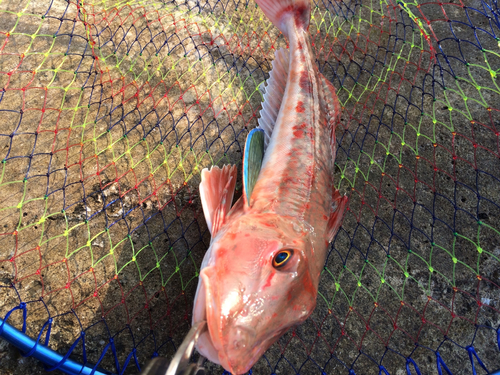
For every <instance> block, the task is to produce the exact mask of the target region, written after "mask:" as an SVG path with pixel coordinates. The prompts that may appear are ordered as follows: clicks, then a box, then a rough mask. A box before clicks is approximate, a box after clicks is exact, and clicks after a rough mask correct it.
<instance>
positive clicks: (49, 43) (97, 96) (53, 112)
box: [0, 0, 500, 375]
mask: <svg viewBox="0 0 500 375" xmlns="http://www.w3.org/2000/svg"><path fill="white" fill-rule="evenodd" d="M499 17H500V12H499V9H498V4H497V1H496V0H488V1H487V0H470V1H467V2H462V1H459V0H450V2H448V3H441V2H422V3H420V4H419V3H416V2H403V1H398V2H396V1H392V0H380V1H370V0H368V1H363V2H361V1H360V0H353V1H346V2H333V1H320V0H317V1H316V2H314V3H313V9H312V20H311V26H310V33H311V38H312V41H313V48H314V49H315V54H316V58H317V61H316V63H317V64H318V66H319V68H320V71H321V72H322V73H323V74H324V75H325V76H326V77H327V78H328V79H330V80H331V81H332V82H333V84H334V86H335V87H336V89H337V93H338V96H339V99H340V102H341V105H342V119H341V124H340V125H339V127H338V132H337V142H338V151H337V157H336V174H335V181H336V186H337V187H338V188H339V189H340V191H341V192H343V193H344V192H346V193H347V194H348V195H349V197H350V201H349V207H348V211H347V214H346V216H345V219H344V223H343V226H342V228H341V230H340V231H339V233H338V235H337V237H336V238H335V240H334V242H333V243H332V246H331V251H330V253H329V257H328V261H327V263H326V265H325V270H324V272H323V275H322V279H321V284H320V290H319V296H318V307H317V309H316V310H315V312H314V314H313V315H312V317H311V318H310V319H308V320H307V322H306V323H305V324H303V325H302V326H300V327H297V328H296V329H295V330H292V331H290V332H288V333H287V334H286V335H285V336H283V337H282V338H281V339H280V340H279V342H278V343H277V344H275V345H274V346H273V347H271V349H270V350H269V351H268V352H267V353H266V354H265V356H264V357H263V358H262V359H261V360H260V361H259V362H258V363H257V364H256V366H255V367H254V369H253V373H255V374H298V373H300V374H337V373H342V374H350V375H352V374H365V373H366V374H368V373H379V374H385V375H387V374H392V375H401V374H405V373H407V374H430V373H439V374H470V373H474V374H476V373H478V374H484V373H488V372H491V371H493V370H496V369H498V368H500V353H499V349H500V339H498V338H497V337H500V302H499V301H500V287H499V285H500V262H499V260H500V225H499V220H500V149H499V134H500V133H499V132H500V112H499V110H500V106H499V104H498V103H499V100H500V88H499V86H498V84H499V81H498V77H497V75H498V74H500V54H499V52H500V42H499V41H500V39H499V38H498V35H499V31H500V30H499V26H500V19H499ZM284 46H286V40H285V38H284V37H283V35H281V34H280V33H279V32H278V31H277V29H276V28H275V27H274V26H272V25H271V24H270V23H269V21H268V20H267V18H266V17H265V16H264V15H263V14H262V12H261V11H260V10H259V9H258V7H257V6H256V5H255V3H253V2H245V1H239V0H220V1H216V0H212V1H180V0H179V1H175V0H172V1H164V2H159V1H140V0H135V1H134V0H132V1H128V2H125V1H116V2H113V1H107V0H102V1H88V2H87V1H81V2H77V1H74V0H69V1H67V2H66V1H63V0H53V1H50V2H49V1H46V2H43V1H34V0H31V1H15V2H14V1H7V0H3V1H0V89H1V92H0V160H2V164H1V166H0V168H1V172H0V192H1V195H0V232H1V233H0V317H2V318H3V319H4V321H5V322H7V323H8V324H10V325H12V326H14V327H17V328H19V329H21V330H24V331H25V332H26V334H27V335H28V336H30V337H32V338H35V339H38V340H39V341H40V342H41V343H44V344H46V345H48V346H49V347H50V348H52V349H54V350H57V351H59V352H60V353H63V354H64V353H67V354H68V357H69V358H71V359H73V360H76V361H78V362H81V363H84V364H86V365H87V366H89V367H91V368H95V367H96V366H99V367H101V368H104V369H106V370H109V371H111V372H114V373H120V374H121V373H137V372H138V371H139V369H140V367H141V366H144V364H145V363H146V362H147V361H148V359H149V358H151V357H152V356H155V355H161V356H166V357H170V356H172V355H173V353H174V352H175V350H176V348H177V346H178V345H179V344H180V342H181V341H182V339H183V337H184V335H185V334H186V333H187V331H188V330H189V324H190V320H191V309H192V302H193V297H194V292H195V289H196V284H197V277H198V270H199V266H200V264H201V259H202V257H203V255H204V253H205V251H206V249H207V247H208V244H209V241H210V234H209V232H208V230H207V228H206V224H205V221H204V218H203V213H202V209H201V204H200V199H199V194H198V184H199V182H200V171H201V170H202V169H203V168H205V167H209V166H211V165H219V166H222V165H223V164H225V163H235V164H237V165H238V166H239V167H240V166H241V158H242V156H241V151H242V148H243V144H244V140H245V138H246V135H247V133H248V131H249V130H251V129H253V128H254V127H255V126H256V125H257V118H258V114H259V110H260V108H261V107H260V103H261V100H262V98H261V95H260V93H259V92H258V90H257V87H258V85H259V84H260V83H261V82H263V81H264V80H265V79H266V78H267V77H268V76H269V71H270V69H271V61H272V59H273V58H274V53H275V51H276V50H277V49H278V48H280V47H284ZM237 188H238V194H237V196H239V195H240V194H241V182H239V184H238V186H237ZM2 327H3V324H2V325H0V333H1V332H2V329H3V328H2ZM82 332H83V333H84V334H82ZM497 335H498V336H497ZM28 354H32V353H28ZM62 362H64V361H62ZM62 362H61V363H60V365H62ZM60 365H58V366H56V367H60ZM208 366H209V372H210V373H222V372H223V370H222V369H221V368H220V367H217V366H214V365H208Z"/></svg>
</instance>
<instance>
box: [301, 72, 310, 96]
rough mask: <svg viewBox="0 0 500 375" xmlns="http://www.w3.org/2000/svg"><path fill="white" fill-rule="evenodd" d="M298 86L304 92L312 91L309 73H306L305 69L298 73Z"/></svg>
mask: <svg viewBox="0 0 500 375" xmlns="http://www.w3.org/2000/svg"><path fill="white" fill-rule="evenodd" d="M299 86H300V87H301V88H302V90H304V91H305V92H306V93H308V94H311V93H312V84H311V80H310V79H309V74H307V71H305V70H303V71H302V72H301V73H300V81H299Z"/></svg>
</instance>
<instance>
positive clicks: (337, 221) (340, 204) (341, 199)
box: [326, 189, 347, 242]
mask: <svg viewBox="0 0 500 375" xmlns="http://www.w3.org/2000/svg"><path fill="white" fill-rule="evenodd" d="M346 204H347V196H345V195H344V196H341V195H340V193H339V191H338V190H337V189H335V190H334V192H333V202H332V211H331V213H330V218H329V219H328V227H327V238H326V239H327V240H328V242H331V241H332V240H333V237H335V235H336V234H337V231H338V230H339V228H340V225H341V224H342V218H343V216H344V211H345V208H346Z"/></svg>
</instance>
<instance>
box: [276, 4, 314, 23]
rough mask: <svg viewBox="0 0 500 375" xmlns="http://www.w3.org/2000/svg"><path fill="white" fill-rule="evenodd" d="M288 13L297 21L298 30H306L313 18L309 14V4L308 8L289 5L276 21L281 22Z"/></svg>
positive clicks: (277, 16)
mask: <svg viewBox="0 0 500 375" xmlns="http://www.w3.org/2000/svg"><path fill="white" fill-rule="evenodd" d="M286 13H292V16H293V18H294V20H295V25H296V26H297V27H298V28H303V29H305V28H306V26H307V25H308V24H309V19H310V17H311V15H310V13H309V4H308V5H307V6H306V5H303V4H300V5H289V6H287V7H286V8H284V9H283V10H282V11H281V12H280V13H279V14H277V15H276V19H277V20H281V19H282V17H283V16H284V15H285V14H286Z"/></svg>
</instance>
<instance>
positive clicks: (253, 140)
mask: <svg viewBox="0 0 500 375" xmlns="http://www.w3.org/2000/svg"><path fill="white" fill-rule="evenodd" d="M264 136H265V133H264V131H263V130H262V129H258V128H257V129H253V130H252V131H251V132H250V133H248V136H247V141H246V143H245V155H244V156H243V188H244V193H243V194H244V197H245V201H246V202H247V204H248V205H250V197H251V195H252V191H253V188H254V187H255V184H256V183H257V178H258V177H259V173H260V168H261V166H262V160H263V159H264Z"/></svg>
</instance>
